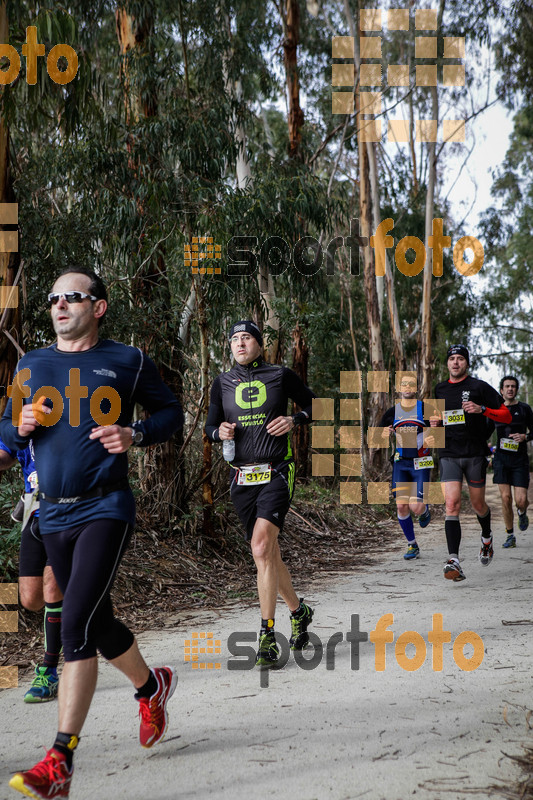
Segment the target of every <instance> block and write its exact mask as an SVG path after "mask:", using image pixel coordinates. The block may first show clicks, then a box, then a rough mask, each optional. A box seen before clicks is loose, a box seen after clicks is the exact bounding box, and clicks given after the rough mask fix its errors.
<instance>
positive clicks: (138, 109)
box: [115, 4, 185, 521]
mask: <svg viewBox="0 0 533 800" xmlns="http://www.w3.org/2000/svg"><path fill="white" fill-rule="evenodd" d="M115 21H116V31H117V39H118V43H119V48H120V55H121V56H122V60H121V79H122V85H123V88H124V104H125V111H126V125H127V127H128V128H129V129H130V130H129V135H128V143H127V147H128V151H129V154H130V158H129V164H130V168H131V170H132V172H133V174H134V176H135V178H136V179H139V175H140V168H141V163H140V156H139V155H138V153H136V150H135V139H134V135H133V132H132V129H134V126H135V124H136V123H137V122H138V121H139V119H140V118H141V117H144V118H145V119H149V118H154V117H156V116H157V113H158V99H157V93H156V87H155V85H154V84H153V83H152V82H150V81H145V82H144V83H141V80H140V79H139V71H138V70H137V71H136V72H135V73H134V71H133V69H132V67H131V64H130V59H132V58H136V59H138V58H140V57H142V56H145V57H147V58H149V57H150V52H151V47H152V42H151V37H152V34H153V27H154V21H153V18H152V17H151V16H150V15H149V14H146V16H145V18H144V21H143V23H142V25H141V24H139V23H138V22H137V21H136V19H135V18H134V17H133V16H132V15H131V14H129V13H128V12H127V9H126V7H125V6H124V5H122V4H121V5H119V6H118V7H117V9H116V11H115ZM150 166H151V165H150V164H148V167H150ZM137 209H138V213H139V216H141V217H142V216H144V215H145V213H146V211H145V208H144V206H143V204H142V202H138V204H137ZM131 291H132V296H133V297H136V298H139V303H141V304H142V306H145V305H146V304H150V303H151V302H152V301H153V299H154V298H155V297H156V296H157V297H158V298H159V300H160V302H161V305H162V307H163V308H166V309H170V308H171V303H170V288H169V285H168V276H167V270H166V263H165V258H164V255H163V254H162V253H161V252H159V253H158V254H157V256H156V257H155V258H151V259H148V260H147V263H146V266H145V268H144V270H143V271H142V273H141V274H140V275H139V276H138V277H137V279H136V281H135V284H134V285H133V284H132V287H131ZM161 297H162V298H163V299H162V300H161ZM170 322H171V320H170V318H169V317H168V316H167V317H166V318H165V314H164V313H162V315H161V325H160V329H161V330H163V331H164V330H165V329H166V328H167V326H168V325H169V324H170ZM153 338H154V336H153V335H148V336H147V337H146V338H145V340H144V341H143V342H142V343H141V347H142V349H143V350H145V351H146V352H150V350H151V346H152V344H153ZM180 367H181V364H180V363H179V356H178V354H177V352H176V350H175V349H174V348H173V349H172V350H171V352H170V353H169V355H168V357H167V358H165V359H164V366H162V367H161V375H162V378H163V380H164V381H165V383H167V384H168V385H169V386H170V388H171V389H172V391H173V392H174V393H175V394H176V395H177V396H178V397H181V395H182V390H183V385H182V377H181V372H182V370H181V369H180ZM182 442H183V434H182V432H179V433H178V434H177V435H176V436H175V437H174V438H173V440H172V441H170V442H164V443H163V444H161V445H158V446H157V447H156V448H148V451H147V453H146V456H145V466H146V467H147V468H146V469H145V470H144V473H143V475H142V480H141V485H142V489H143V493H144V494H147V495H148V494H149V495H150V500H151V506H152V508H153V509H157V514H158V516H159V517H160V518H162V519H165V521H169V519H170V516H171V515H172V511H173V509H174V508H178V509H181V510H185V509H184V508H183V497H184V495H185V476H184V473H183V463H180V462H179V460H178V452H179V449H180V447H181V444H182Z"/></svg>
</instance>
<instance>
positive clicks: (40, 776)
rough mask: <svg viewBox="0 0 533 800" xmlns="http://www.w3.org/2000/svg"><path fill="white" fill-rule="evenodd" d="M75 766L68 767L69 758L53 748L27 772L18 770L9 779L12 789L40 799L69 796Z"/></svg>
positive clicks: (47, 799) (46, 799)
mask: <svg viewBox="0 0 533 800" xmlns="http://www.w3.org/2000/svg"><path fill="white" fill-rule="evenodd" d="M73 772H74V768H73V767H71V768H70V770H69V768H68V767H67V759H66V758H65V756H64V755H63V753H59V752H58V751H57V750H54V748H52V749H51V750H49V751H48V752H47V754H46V755H45V757H44V758H43V760H42V761H39V763H38V764H36V765H35V766H34V767H32V768H31V769H29V770H28V771H27V772H17V774H16V775H13V777H12V778H11V780H10V781H9V785H10V786H11V788H12V789H16V790H17V792H21V793H22V794H25V795H26V796H27V797H36V798H38V800H41V799H42V798H44V800H49V798H52V797H68V793H69V790H70V782H71V780H72V773H73Z"/></svg>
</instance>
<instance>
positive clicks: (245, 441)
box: [205, 320, 315, 667]
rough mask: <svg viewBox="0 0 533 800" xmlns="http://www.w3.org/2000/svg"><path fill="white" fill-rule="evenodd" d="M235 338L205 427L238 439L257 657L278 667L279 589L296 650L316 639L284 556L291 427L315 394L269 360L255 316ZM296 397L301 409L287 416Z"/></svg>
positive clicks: (214, 437)
mask: <svg viewBox="0 0 533 800" xmlns="http://www.w3.org/2000/svg"><path fill="white" fill-rule="evenodd" d="M229 341H230V345H231V352H232V354H233V357H234V358H235V362H236V363H235V365H234V366H233V368H232V369H231V370H230V371H229V372H223V373H222V374H221V375H219V376H218V377H217V378H216V379H215V381H214V382H213V386H212V389H211V404H210V407H209V414H208V417H207V424H206V428H205V430H206V433H207V435H208V436H209V438H210V439H211V441H213V442H220V441H225V440H231V439H234V441H235V456H234V458H232V462H231V474H230V481H231V483H230V486H231V499H232V501H233V504H234V505H235V508H236V510H237V513H238V515H239V518H240V520H241V522H242V524H243V525H244V528H245V531H246V534H245V535H246V539H247V541H250V544H251V548H252V554H253V557H254V561H255V564H256V567H257V589H258V593H259V603H260V606H261V630H260V634H259V650H258V653H257V659H256V664H257V665H258V666H260V667H272V666H276V663H277V661H278V658H279V648H278V646H277V644H276V639H275V634H274V615H275V610H276V598H277V595H278V592H279V594H280V595H281V596H282V598H283V600H284V601H285V602H286V604H287V606H288V607H289V610H290V612H291V628H292V636H291V639H290V645H291V649H292V650H301V649H302V648H303V647H305V645H306V644H307V643H308V641H309V635H308V634H307V626H308V625H309V623H310V622H311V620H312V619H313V611H312V609H311V608H309V606H307V605H305V603H303V598H302V599H300V600H299V599H298V597H297V595H296V593H295V591H294V589H293V586H292V582H291V577H290V575H289V571H288V570H287V567H286V566H285V564H284V563H283V560H282V558H281V554H280V550H279V544H278V534H279V532H280V530H281V529H282V527H283V521H284V519H285V516H286V514H287V512H288V510H289V507H290V504H291V500H292V495H293V491H294V460H293V457H292V450H291V444H290V439H289V435H288V434H289V432H290V431H291V430H292V429H293V428H294V427H295V425H301V424H306V423H308V422H309V421H310V419H311V410H312V400H313V397H314V396H315V395H314V394H313V393H312V392H311V390H310V389H309V388H308V387H307V386H305V384H304V383H302V381H301V380H300V378H299V377H298V376H297V375H296V373H294V372H292V370H290V369H287V368H286V367H278V366H274V365H272V364H267V363H266V362H264V361H263V359H262V357H261V350H262V346H263V338H262V336H261V332H260V330H259V328H258V327H257V325H255V323H253V322H251V321H248V320H241V321H240V322H236V323H235V324H234V325H233V326H232V327H231V330H230V335H229ZM289 398H291V399H292V400H294V401H295V402H296V403H297V404H298V405H299V406H300V408H301V409H302V411H299V412H298V413H297V414H294V415H293V416H287V402H288V399H289Z"/></svg>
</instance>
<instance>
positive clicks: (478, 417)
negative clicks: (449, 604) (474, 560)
mask: <svg viewBox="0 0 533 800" xmlns="http://www.w3.org/2000/svg"><path fill="white" fill-rule="evenodd" d="M446 364H447V367H448V372H449V373H450V377H449V378H448V380H447V381H442V382H441V383H438V384H437V386H436V387H435V398H436V399H437V400H443V401H444V412H443V413H442V415H441V417H440V418H439V419H437V417H436V416H434V417H432V418H431V419H430V425H431V426H432V427H435V426H436V425H439V424H443V425H444V430H445V444H444V448H441V449H440V450H439V469H440V479H441V482H442V483H444V484H445V498H446V519H445V521H444V530H445V533H446V542H447V545H448V561H447V562H446V564H445V565H444V577H445V578H447V579H448V580H453V581H463V580H464V579H465V574H464V572H463V570H462V569H461V565H460V564H459V545H460V543H461V523H460V521H459V512H460V510H461V486H462V482H463V475H464V477H465V478H466V482H467V484H468V493H469V495H470V502H471V504H472V508H473V509H474V511H475V512H476V515H477V518H478V522H479V524H480V526H481V550H480V553H479V560H480V562H481V564H482V565H483V566H484V567H487V566H488V565H489V564H490V563H491V561H492V557H493V555H494V550H493V547H492V532H491V527H490V508H489V507H488V505H487V503H486V502H485V477H486V473H487V455H488V453H489V448H488V445H487V439H488V437H489V435H490V432H489V429H488V423H487V420H489V419H491V420H494V421H495V422H504V423H506V424H507V423H509V422H510V421H511V414H510V413H509V410H508V409H507V408H506V407H505V406H504V404H503V403H502V398H501V397H500V395H499V394H498V392H497V391H496V389H493V388H492V386H489V384H488V383H485V381H481V380H479V379H478V378H474V377H472V376H471V375H469V374H468V367H469V365H470V354H469V352H468V350H467V348H466V347H465V346H464V345H463V344H455V345H452V346H451V347H449V348H448V352H447V356H446Z"/></svg>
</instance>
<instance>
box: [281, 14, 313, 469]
mask: <svg viewBox="0 0 533 800" xmlns="http://www.w3.org/2000/svg"><path fill="white" fill-rule="evenodd" d="M280 8H281V9H283V7H282V6H281V5H280ZM282 21H283V27H284V33H285V37H284V41H283V53H284V64H285V80H286V82H287V99H288V126H289V158H290V159H292V160H293V161H300V160H301V158H302V153H301V149H300V145H301V141H302V127H303V124H304V112H303V110H302V107H301V105H300V79H299V75H298V44H299V41H300V8H299V4H298V0H286V7H285V15H283V14H282ZM293 244H296V242H294V243H293ZM292 343H293V346H292V368H293V370H294V371H295V372H296V374H297V375H298V377H299V378H300V379H301V380H302V381H303V382H304V383H305V384H307V381H308V372H307V370H308V360H309V351H308V347H307V343H306V341H305V338H304V333H303V330H302V326H301V325H300V323H299V322H297V323H296V325H295V327H294V330H293V332H292ZM296 408H298V407H296ZM292 443H293V451H294V460H295V463H296V471H297V474H298V475H299V477H301V478H306V477H307V475H308V472H309V469H308V460H309V458H308V453H309V430H308V426H307V425H300V426H298V427H297V428H296V429H295V432H294V434H293V440H292Z"/></svg>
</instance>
